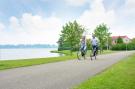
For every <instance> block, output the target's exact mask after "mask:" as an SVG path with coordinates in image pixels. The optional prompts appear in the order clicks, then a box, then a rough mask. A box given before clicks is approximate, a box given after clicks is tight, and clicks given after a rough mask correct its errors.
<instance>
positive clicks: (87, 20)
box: [78, 0, 115, 32]
mask: <svg viewBox="0 0 135 89" xmlns="http://www.w3.org/2000/svg"><path fill="white" fill-rule="evenodd" d="M78 21H79V23H80V24H82V25H84V26H85V27H86V28H88V29H90V32H93V30H94V29H95V27H96V26H97V25H99V24H101V23H106V24H108V25H111V26H112V24H113V23H114V21H115V12H114V10H109V11H106V10H105V8H104V5H103V3H102V0H93V2H92V3H91V5H90V8H89V9H88V10H86V11H84V13H82V15H81V16H80V17H79V18H78Z"/></svg>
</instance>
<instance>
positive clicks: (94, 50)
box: [91, 34, 98, 56]
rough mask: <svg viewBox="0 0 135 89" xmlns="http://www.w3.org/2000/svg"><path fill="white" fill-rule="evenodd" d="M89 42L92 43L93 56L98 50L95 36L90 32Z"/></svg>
mask: <svg viewBox="0 0 135 89" xmlns="http://www.w3.org/2000/svg"><path fill="white" fill-rule="evenodd" d="M91 44H92V50H93V56H95V55H96V54H97V51H98V39H97V38H96V37H95V35H94V34H92V39H91Z"/></svg>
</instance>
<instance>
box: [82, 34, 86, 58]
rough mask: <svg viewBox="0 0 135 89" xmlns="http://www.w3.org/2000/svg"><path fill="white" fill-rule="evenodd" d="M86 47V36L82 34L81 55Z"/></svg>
mask: <svg viewBox="0 0 135 89" xmlns="http://www.w3.org/2000/svg"><path fill="white" fill-rule="evenodd" d="M86 49H87V44H86V36H82V39H81V52H82V56H84V55H85V53H86Z"/></svg>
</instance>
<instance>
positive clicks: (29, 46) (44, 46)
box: [0, 44, 57, 48]
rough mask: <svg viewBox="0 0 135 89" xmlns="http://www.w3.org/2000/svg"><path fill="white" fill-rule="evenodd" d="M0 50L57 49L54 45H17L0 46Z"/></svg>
mask: <svg viewBox="0 0 135 89" xmlns="http://www.w3.org/2000/svg"><path fill="white" fill-rule="evenodd" d="M0 48H57V46H56V45H50V44H19V45H11V44H7V45H0Z"/></svg>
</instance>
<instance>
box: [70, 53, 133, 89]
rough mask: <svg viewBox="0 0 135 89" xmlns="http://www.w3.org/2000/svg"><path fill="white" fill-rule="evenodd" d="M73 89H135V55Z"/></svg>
mask: <svg viewBox="0 0 135 89" xmlns="http://www.w3.org/2000/svg"><path fill="white" fill-rule="evenodd" d="M73 89H135V54H134V55H133V56H130V57H128V58H127V59H124V60H122V61H120V62H119V63H117V64H114V65H113V66H112V67H111V68H109V69H107V70H105V71H104V72H102V73H100V74H97V75H96V76H93V77H92V78H90V79H88V80H87V81H85V82H83V83H82V84H80V85H78V86H77V87H75V88H73Z"/></svg>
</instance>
